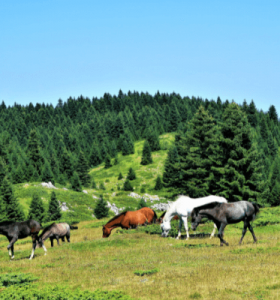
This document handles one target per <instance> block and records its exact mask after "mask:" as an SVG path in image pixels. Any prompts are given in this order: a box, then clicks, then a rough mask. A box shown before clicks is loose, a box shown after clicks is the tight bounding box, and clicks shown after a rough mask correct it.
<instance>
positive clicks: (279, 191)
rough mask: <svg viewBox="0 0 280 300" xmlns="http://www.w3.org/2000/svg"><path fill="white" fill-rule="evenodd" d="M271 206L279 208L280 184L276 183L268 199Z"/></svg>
mask: <svg viewBox="0 0 280 300" xmlns="http://www.w3.org/2000/svg"><path fill="white" fill-rule="evenodd" d="M268 200H269V204H271V206H279V205H280V182H276V184H275V185H274V187H273V188H272V191H271V193H270V195H269V197H268Z"/></svg>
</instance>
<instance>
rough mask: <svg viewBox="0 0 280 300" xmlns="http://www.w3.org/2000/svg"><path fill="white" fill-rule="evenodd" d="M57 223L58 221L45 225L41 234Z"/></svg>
mask: <svg viewBox="0 0 280 300" xmlns="http://www.w3.org/2000/svg"><path fill="white" fill-rule="evenodd" d="M55 224H56V223H55V222H53V223H52V224H51V225H48V226H47V227H45V228H44V229H43V231H42V233H41V234H40V235H41V236H42V235H43V234H44V233H45V232H46V231H48V230H49V229H51V228H52V227H53V226H54V225H55Z"/></svg>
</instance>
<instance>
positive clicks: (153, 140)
mask: <svg viewBox="0 0 280 300" xmlns="http://www.w3.org/2000/svg"><path fill="white" fill-rule="evenodd" d="M147 141H148V143H149V145H150V147H151V151H152V152H153V151H158V150H160V143H159V135H158V134H157V132H156V131H154V130H149V132H148V134H147Z"/></svg>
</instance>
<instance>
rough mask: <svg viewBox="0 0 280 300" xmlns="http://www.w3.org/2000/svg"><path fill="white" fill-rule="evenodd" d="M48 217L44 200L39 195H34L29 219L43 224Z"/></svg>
mask: <svg viewBox="0 0 280 300" xmlns="http://www.w3.org/2000/svg"><path fill="white" fill-rule="evenodd" d="M46 217H47V216H46V213H45V209H44V205H43V202H42V199H41V198H40V197H39V196H38V195H37V194H34V195H33V197H32V200H31V204H30V208H29V214H28V219H32V220H36V221H38V222H39V223H43V222H44V220H45V218H46Z"/></svg>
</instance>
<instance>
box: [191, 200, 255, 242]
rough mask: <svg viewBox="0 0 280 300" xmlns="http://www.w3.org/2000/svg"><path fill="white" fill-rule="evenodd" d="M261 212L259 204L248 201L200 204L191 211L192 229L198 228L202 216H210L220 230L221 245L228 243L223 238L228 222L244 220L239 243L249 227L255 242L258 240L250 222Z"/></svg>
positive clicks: (233, 222)
mask: <svg viewBox="0 0 280 300" xmlns="http://www.w3.org/2000/svg"><path fill="white" fill-rule="evenodd" d="M258 212H259V206H258V204H256V203H254V202H248V201H239V202H234V203H219V202H213V203H210V204H206V205H203V206H199V207H196V208H194V209H193V211H192V213H191V217H192V230H196V228H197V226H198V224H199V223H200V222H201V219H202V218H205V217H206V218H208V219H210V220H212V221H213V222H214V223H215V224H216V226H217V228H218V230H219V232H218V237H219V239H220V245H221V246H223V244H226V245H227V246H228V243H227V242H226V241H225V240H224V239H223V236H224V229H225V227H226V226H227V225H228V224H235V223H239V222H241V221H243V222H244V227H243V231H242V237H241V239H240V242H239V245H240V244H241V243H242V240H243V238H244V236H245V234H246V231H247V228H249V230H250V231H251V233H252V236H253V239H254V243H256V242H257V238H256V236H255V233H254V230H253V227H252V226H251V224H250V222H251V221H253V220H254V219H255V218H256V214H257V213H258Z"/></svg>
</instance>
